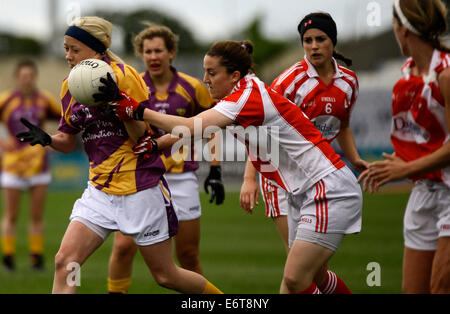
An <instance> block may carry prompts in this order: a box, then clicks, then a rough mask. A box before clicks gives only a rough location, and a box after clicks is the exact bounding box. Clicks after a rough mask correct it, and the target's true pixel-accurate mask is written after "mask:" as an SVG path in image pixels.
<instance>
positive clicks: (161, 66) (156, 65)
mask: <svg viewBox="0 0 450 314" xmlns="http://www.w3.org/2000/svg"><path fill="white" fill-rule="evenodd" d="M177 42H178V37H177V36H176V35H175V34H173V32H172V31H171V30H170V29H169V28H168V27H166V26H162V25H156V24H148V27H147V28H146V29H144V30H142V31H141V32H140V33H139V34H138V35H137V36H136V37H135V39H134V47H135V52H136V54H137V55H139V56H140V57H141V58H142V60H143V61H144V64H145V66H146V71H145V72H144V73H142V78H143V79H144V82H145V84H146V85H147V87H148V90H149V101H148V108H150V109H152V110H155V111H158V112H162V113H167V114H173V115H178V116H183V117H191V116H194V115H196V114H198V113H200V112H202V111H203V110H205V109H208V108H210V107H211V106H212V105H213V104H214V100H213V99H212V98H211V96H210V95H209V92H208V89H207V88H206V86H205V85H204V84H203V83H202V82H201V81H199V80H198V79H196V78H194V77H192V76H189V75H187V74H185V73H182V72H178V71H177V70H176V69H175V68H174V67H173V66H172V61H173V59H174V58H175V55H176V52H177ZM156 133H157V134H155V135H154V137H159V136H162V135H164V134H165V132H164V131H162V130H156ZM142 140H143V141H145V140H146V139H145V138H143V139H142ZM149 143H150V142H149ZM138 144H139V145H140V149H139V151H140V153H141V154H145V153H147V148H146V146H145V145H142V144H144V143H138ZM150 144H151V143H150ZM183 155H184V156H187V159H188V160H184V159H183V158H180V157H181V156H183ZM194 155H195V151H194V145H193V144H192V145H191V147H189V146H186V147H185V148H184V152H178V151H177V152H174V155H172V148H171V147H169V148H167V149H165V150H164V151H163V152H162V155H161V158H162V160H163V162H164V165H165V167H166V169H167V172H166V173H165V175H164V176H165V178H166V180H167V183H168V185H169V188H170V192H171V196H172V202H173V204H174V208H175V211H176V213H177V217H178V232H177V235H176V236H175V237H174V239H175V249H176V255H177V258H178V261H179V262H180V265H181V267H183V268H185V269H188V270H192V271H195V272H197V273H199V274H201V273H202V266H201V263H200V253H199V244H200V216H201V205H200V198H199V194H198V188H199V184H198V178H197V175H196V173H195V170H196V169H197V168H198V161H195V159H194ZM211 180H215V181H214V182H211ZM205 185H210V186H211V188H212V196H213V197H212V198H211V201H213V199H214V198H215V200H216V204H221V203H222V202H223V200H224V198H225V192H224V187H223V184H222V181H221V170H220V162H219V161H215V160H213V161H212V162H211V170H210V174H209V176H208V177H207V179H206V181H205ZM136 251H137V246H136V244H135V243H134V241H133V238H131V237H127V236H124V235H122V234H121V233H120V232H116V233H115V237H114V245H113V251H112V253H111V258H110V263H109V278H108V291H109V292H110V293H125V292H127V291H128V288H129V286H130V284H131V272H132V263H133V258H134V255H135V254H136Z"/></svg>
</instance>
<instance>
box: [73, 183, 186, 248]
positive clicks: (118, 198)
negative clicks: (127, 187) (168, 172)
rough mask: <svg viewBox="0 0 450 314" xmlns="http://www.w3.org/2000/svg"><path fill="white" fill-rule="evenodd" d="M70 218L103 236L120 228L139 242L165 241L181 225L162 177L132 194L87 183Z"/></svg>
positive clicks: (148, 243)
mask: <svg viewBox="0 0 450 314" xmlns="http://www.w3.org/2000/svg"><path fill="white" fill-rule="evenodd" d="M70 220H71V221H80V222H82V223H84V224H85V225H86V226H87V227H88V228H90V229H91V230H92V231H94V232H95V233H97V234H98V235H99V236H100V237H101V238H102V239H103V240H105V239H106V237H107V236H108V235H109V234H110V233H111V232H113V231H117V230H118V231H120V232H122V233H123V234H125V235H130V236H132V237H133V238H134V241H135V242H136V244H137V245H140V246H146V245H151V244H155V243H158V242H162V241H164V240H166V239H168V238H170V237H172V236H174V235H175V234H176V232H177V228H178V220H177V216H176V213H175V211H174V209H173V207H172V203H171V201H170V192H169V190H168V188H167V186H165V184H164V183H163V181H159V184H158V185H156V186H154V187H152V188H149V189H146V190H143V191H139V192H137V193H134V194H129V195H113V194H108V193H105V192H102V191H100V190H98V189H96V188H95V187H94V186H93V185H92V184H91V183H88V187H87V188H86V190H84V193H83V195H82V196H81V198H80V199H78V200H77V201H76V202H75V204H74V206H73V210H72V214H71V216H70ZM85 221H88V222H87V223H85Z"/></svg>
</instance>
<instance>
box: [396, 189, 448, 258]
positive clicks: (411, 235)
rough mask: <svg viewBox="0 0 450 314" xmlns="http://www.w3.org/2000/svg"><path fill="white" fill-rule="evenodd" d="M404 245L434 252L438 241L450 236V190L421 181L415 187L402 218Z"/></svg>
mask: <svg viewBox="0 0 450 314" xmlns="http://www.w3.org/2000/svg"><path fill="white" fill-rule="evenodd" d="M403 236H404V238H405V246H406V247H408V248H411V249H414V250H423V251H434V250H436V248H437V242H438V239H439V238H441V237H449V236H450V188H449V187H448V186H447V185H445V184H444V183H438V182H432V181H429V180H420V181H417V182H416V183H415V184H414V187H413V189H412V191H411V195H410V196H409V200H408V205H407V206H406V211H405V216H404V218H403Z"/></svg>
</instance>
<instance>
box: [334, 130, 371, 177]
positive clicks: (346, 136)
mask: <svg viewBox="0 0 450 314" xmlns="http://www.w3.org/2000/svg"><path fill="white" fill-rule="evenodd" d="M342 124H343V125H342V126H341V130H340V132H339V135H338V137H337V141H338V143H339V146H340V147H341V149H342V151H343V152H344V154H345V156H346V157H347V158H348V160H349V161H350V163H351V164H352V166H353V167H354V168H355V170H356V171H358V172H359V173H362V172H363V171H364V170H366V169H367V167H368V166H369V163H368V162H367V161H365V160H362V159H361V157H360V156H359V154H358V151H357V149H356V145H355V140H354V138H353V133H352V130H351V129H350V123H349V122H348V121H343V123H342Z"/></svg>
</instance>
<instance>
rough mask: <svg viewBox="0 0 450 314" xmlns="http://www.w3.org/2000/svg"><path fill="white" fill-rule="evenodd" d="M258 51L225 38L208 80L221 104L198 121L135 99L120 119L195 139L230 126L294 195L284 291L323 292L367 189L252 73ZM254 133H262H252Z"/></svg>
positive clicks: (213, 52)
mask: <svg viewBox="0 0 450 314" xmlns="http://www.w3.org/2000/svg"><path fill="white" fill-rule="evenodd" d="M252 52H253V45H252V44H251V43H250V42H248V41H246V42H236V41H219V42H217V43H215V44H214V45H213V46H212V47H211V48H210V50H209V51H208V52H207V54H206V55H205V58H204V69H205V75H204V79H203V80H204V82H205V83H206V84H208V86H209V90H210V94H211V96H212V97H213V98H214V99H221V100H220V101H219V102H218V103H217V104H216V106H215V107H214V108H212V109H208V110H205V111H203V112H202V113H200V114H198V115H197V116H195V117H191V118H183V117H177V116H171V115H164V114H161V113H158V112H156V111H152V110H149V109H145V106H143V105H140V104H138V103H137V102H135V101H134V100H132V99H131V98H127V99H124V100H121V101H120V102H117V103H114V102H112V103H111V105H112V106H113V107H114V108H115V109H114V110H115V112H116V115H117V116H118V117H119V118H120V119H121V120H127V119H137V120H144V119H145V120H146V121H147V122H149V123H151V124H152V125H154V126H156V127H158V128H160V129H163V130H165V131H167V132H170V131H171V130H172V129H173V128H174V127H176V126H184V127H187V128H188V130H189V131H190V133H191V134H194V129H195V131H196V132H198V131H199V129H200V128H199V125H201V131H202V132H203V131H205V130H207V132H205V133H209V132H211V128H212V127H213V126H216V127H218V128H225V127H227V126H228V130H229V131H231V132H232V133H233V134H234V135H235V136H236V137H237V138H238V139H239V140H240V141H242V142H244V143H245V144H246V145H247V147H248V149H249V154H250V155H251V156H253V157H255V158H252V161H253V163H254V166H255V168H256V169H257V170H258V171H260V172H261V173H262V175H264V176H265V177H267V178H268V179H271V180H275V181H276V182H277V184H278V185H280V186H282V187H283V188H284V189H285V190H287V191H288V192H289V195H288V196H289V200H290V202H291V203H292V204H293V206H291V210H290V211H289V213H288V217H289V222H290V224H291V226H292V228H290V230H291V233H290V243H291V244H292V245H291V248H290V251H289V255H288V257H287V260H286V265H285V270H284V282H285V284H286V288H287V289H286V291H283V292H289V293H320V291H319V290H318V289H317V286H316V285H315V283H314V278H315V277H316V276H317V275H318V273H319V272H323V271H324V270H325V272H326V268H324V265H326V264H327V263H328V260H329V259H330V258H331V257H332V256H333V254H334V252H335V251H336V250H337V248H338V246H339V244H340V242H341V240H342V238H343V237H344V235H345V234H349V233H356V232H359V231H360V230H361V207H362V194H361V189H360V187H359V185H358V184H357V180H356V178H355V177H354V175H353V173H352V172H351V171H350V170H349V169H348V168H347V166H346V165H345V164H344V163H343V162H342V160H341V159H340V157H339V155H337V154H336V153H335V152H334V150H333V148H332V147H331V146H330V145H329V143H328V142H327V141H326V140H325V139H324V138H323V137H322V136H321V134H320V132H319V131H318V129H317V128H316V127H315V126H314V125H313V124H312V122H311V121H310V120H309V119H308V117H306V115H304V114H303V112H302V111H301V109H300V108H299V107H297V106H296V105H295V104H294V103H292V102H291V101H289V100H288V99H286V98H285V97H283V96H282V95H280V94H279V93H277V92H275V91H274V90H273V89H271V88H269V87H268V86H267V85H265V84H264V83H263V82H262V81H261V80H259V79H258V78H257V77H256V76H255V75H254V74H252V64H253V62H252V57H251V54H252ZM110 83H111V84H114V82H113V81H111V80H110ZM194 125H195V128H194ZM251 131H255V133H259V136H257V137H255V136H248V135H249V134H248V132H251ZM168 136H171V135H170V134H169V135H168ZM205 136H207V134H205ZM263 138H264V139H267V140H268V141H270V142H271V145H270V150H269V149H268V147H264V145H262V141H259V140H258V139H263ZM272 149H274V150H272ZM275 150H276V151H275ZM316 204H319V206H316ZM319 227H320V228H321V229H323V230H326V231H327V232H320V231H319V230H318V228H319ZM325 275H326V274H321V276H325Z"/></svg>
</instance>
